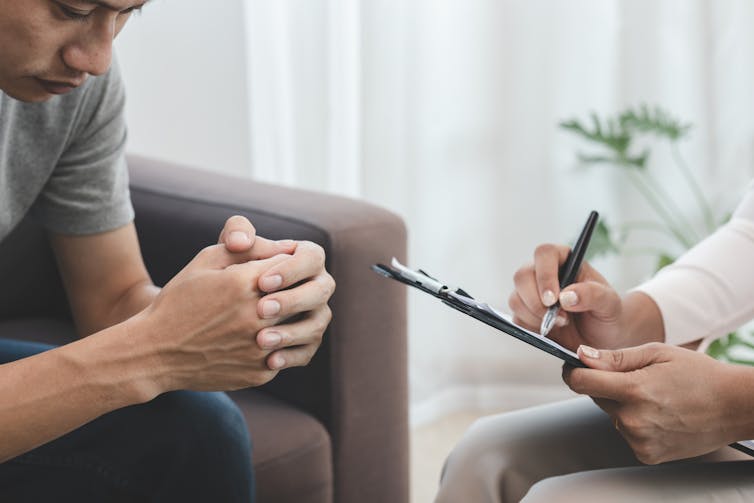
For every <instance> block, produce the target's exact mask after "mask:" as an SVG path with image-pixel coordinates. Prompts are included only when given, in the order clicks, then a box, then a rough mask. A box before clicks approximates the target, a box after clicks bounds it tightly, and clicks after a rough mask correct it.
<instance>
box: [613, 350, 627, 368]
mask: <svg viewBox="0 0 754 503" xmlns="http://www.w3.org/2000/svg"><path fill="white" fill-rule="evenodd" d="M624 357H625V355H624V354H623V350H622V349H617V350H615V351H613V352H612V358H613V364H614V365H615V366H616V367H618V368H620V367H621V366H622V365H623V359H624Z"/></svg>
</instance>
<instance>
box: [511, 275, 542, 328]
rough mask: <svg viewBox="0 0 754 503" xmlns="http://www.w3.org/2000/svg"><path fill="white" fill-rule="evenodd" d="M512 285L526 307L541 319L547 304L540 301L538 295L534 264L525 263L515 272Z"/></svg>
mask: <svg viewBox="0 0 754 503" xmlns="http://www.w3.org/2000/svg"><path fill="white" fill-rule="evenodd" d="M513 286H514V287H515V289H516V290H515V293H517V294H518V296H519V298H520V299H521V302H523V305H524V306H526V309H527V310H528V311H529V312H530V313H532V314H533V315H534V316H535V317H537V318H539V319H540V320H541V319H542V317H543V316H544V315H545V312H546V311H547V306H545V305H544V304H543V303H542V299H541V297H540V295H539V290H538V288H537V276H536V272H535V270H534V264H528V265H525V266H523V267H522V268H520V269H519V270H518V271H516V272H515V274H514V275H513ZM516 314H518V313H516Z"/></svg>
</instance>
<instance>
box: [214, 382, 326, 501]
mask: <svg viewBox="0 0 754 503" xmlns="http://www.w3.org/2000/svg"><path fill="white" fill-rule="evenodd" d="M229 395H230V396H231V397H232V398H233V399H234V400H235V401H236V403H237V404H238V405H239V407H241V410H242V411H243V413H244V416H245V417H246V423H247V424H248V425H249V431H250V433H251V441H252V443H253V458H254V470H255V474H256V482H257V498H258V500H257V501H258V502H259V503H266V502H275V503H287V502H297V503H303V502H306V503H320V502H321V503H325V502H327V503H331V502H332V499H333V496H332V495H333V475H332V474H333V469H332V450H331V439H330V435H329V434H328V433H327V430H326V429H325V427H324V426H323V425H322V423H320V422H319V421H317V420H316V419H315V418H314V417H312V416H311V415H309V414H307V413H305V412H302V411H300V410H298V409H296V408H294V407H291V406H290V405H287V404H285V403H284V402H281V401H280V400H277V399H275V398H273V397H271V396H269V395H267V394H265V393H262V392H260V391H256V390H241V391H237V392H232V393H229Z"/></svg>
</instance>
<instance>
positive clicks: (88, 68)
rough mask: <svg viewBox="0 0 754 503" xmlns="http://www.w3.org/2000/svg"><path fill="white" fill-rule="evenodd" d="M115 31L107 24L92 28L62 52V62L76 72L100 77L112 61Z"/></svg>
mask: <svg viewBox="0 0 754 503" xmlns="http://www.w3.org/2000/svg"><path fill="white" fill-rule="evenodd" d="M114 38H115V30H114V27H113V26H112V25H110V24H109V23H102V24H99V25H95V26H92V27H91V28H90V29H89V30H88V31H87V32H86V34H84V35H82V36H81V37H80V38H79V39H78V40H76V41H75V42H73V43H71V44H69V45H68V46H67V47H65V48H64V50H63V62H64V63H65V64H66V66H68V67H69V68H71V69H72V70H76V71H78V72H84V73H88V74H90V75H94V76H97V75H102V74H104V73H106V72H107V71H108V70H109V69H110V64H111V63H112V60H113V39H114Z"/></svg>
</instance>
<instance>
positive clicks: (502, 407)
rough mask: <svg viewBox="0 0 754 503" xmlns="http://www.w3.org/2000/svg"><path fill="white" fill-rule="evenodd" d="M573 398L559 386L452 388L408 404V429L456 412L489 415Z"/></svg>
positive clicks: (523, 385)
mask: <svg viewBox="0 0 754 503" xmlns="http://www.w3.org/2000/svg"><path fill="white" fill-rule="evenodd" d="M574 396H576V395H575V394H574V393H573V392H572V391H570V390H569V389H568V388H567V387H565V386H564V385H562V384H560V385H558V384H553V385H543V384H516V385H496V386H454V387H452V388H448V389H445V390H443V391H441V392H439V393H436V394H434V395H433V396H431V397H429V398H428V399H426V400H422V401H420V402H417V403H412V404H411V407H410V422H411V427H412V428H415V427H417V426H422V425H424V424H428V423H431V422H433V421H437V420H438V419H441V418H442V417H444V416H447V415H450V414H454V413H457V412H463V411H469V410H471V411H475V412H482V413H489V414H492V413H495V412H502V411H506V410H515V409H521V408H523V407H531V406H533V405H539V404H542V403H547V402H554V401H558V400H565V399H567V398H572V397H574Z"/></svg>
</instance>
